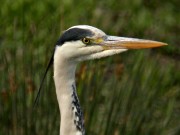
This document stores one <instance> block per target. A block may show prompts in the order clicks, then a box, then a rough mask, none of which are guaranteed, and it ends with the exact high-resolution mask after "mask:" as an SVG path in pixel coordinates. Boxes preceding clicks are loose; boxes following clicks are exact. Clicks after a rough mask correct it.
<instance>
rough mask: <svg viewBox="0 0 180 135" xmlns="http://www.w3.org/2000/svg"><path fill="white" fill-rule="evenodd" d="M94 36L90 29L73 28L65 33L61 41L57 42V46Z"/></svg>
mask: <svg viewBox="0 0 180 135" xmlns="http://www.w3.org/2000/svg"><path fill="white" fill-rule="evenodd" d="M93 35H94V34H93V33H92V32H91V31H90V30H88V29H80V28H72V29H69V30H67V31H65V32H64V33H63V34H62V36H61V37H60V39H59V40H58V41H57V42H56V45H62V44H64V42H66V41H76V40H81V39H83V38H85V37H90V36H93Z"/></svg>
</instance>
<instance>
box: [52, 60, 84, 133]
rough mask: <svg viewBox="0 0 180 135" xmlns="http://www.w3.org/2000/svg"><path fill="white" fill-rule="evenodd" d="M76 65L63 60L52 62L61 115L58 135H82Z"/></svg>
mask: <svg viewBox="0 0 180 135" xmlns="http://www.w3.org/2000/svg"><path fill="white" fill-rule="evenodd" d="M55 60H56V59H55ZM76 65H77V64H76V63H73V62H69V61H65V60H63V59H59V60H57V61H54V82H55V87H56V95H57V99H58V104H59V109H60V113H61V122H60V135H84V122H83V116H82V111H81V108H80V104H79V99H78V97H77V93H76V85H75V70H76Z"/></svg>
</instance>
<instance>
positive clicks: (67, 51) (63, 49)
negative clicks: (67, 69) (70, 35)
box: [55, 41, 85, 58]
mask: <svg viewBox="0 0 180 135" xmlns="http://www.w3.org/2000/svg"><path fill="white" fill-rule="evenodd" d="M84 46H85V45H84V44H83V43H82V41H72V42H66V43H64V44H63V45H62V46H58V47H57V48H56V51H55V53H58V54H60V55H61V57H64V58H73V57H77V56H78V55H79V54H78V49H79V48H82V47H84Z"/></svg>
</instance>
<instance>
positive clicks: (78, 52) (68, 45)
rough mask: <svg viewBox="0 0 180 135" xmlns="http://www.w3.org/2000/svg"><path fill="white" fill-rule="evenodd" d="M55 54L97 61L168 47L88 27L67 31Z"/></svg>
mask: <svg viewBox="0 0 180 135" xmlns="http://www.w3.org/2000/svg"><path fill="white" fill-rule="evenodd" d="M56 44H57V46H56V50H55V54H57V53H58V54H60V56H61V57H63V58H64V59H71V60H74V61H83V60H89V59H97V58H102V57H106V56H110V55H114V54H117V53H121V52H123V51H126V50H127V49H142V48H153V47H159V46H163V45H167V44H165V43H162V42H157V41H151V40H143V39H136V38H125V37H117V36H109V35H106V34H105V33H104V32H103V31H101V30H99V29H97V28H95V27H92V26H87V25H78V26H73V27H71V28H69V29H67V30H66V31H65V32H64V33H63V34H62V36H61V37H60V39H59V40H58V41H57V43H56Z"/></svg>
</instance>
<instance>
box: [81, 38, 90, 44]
mask: <svg viewBox="0 0 180 135" xmlns="http://www.w3.org/2000/svg"><path fill="white" fill-rule="evenodd" d="M82 42H83V43H84V44H89V43H90V39H88V38H83V39H82Z"/></svg>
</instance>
